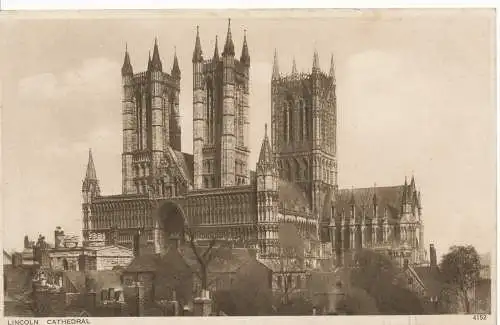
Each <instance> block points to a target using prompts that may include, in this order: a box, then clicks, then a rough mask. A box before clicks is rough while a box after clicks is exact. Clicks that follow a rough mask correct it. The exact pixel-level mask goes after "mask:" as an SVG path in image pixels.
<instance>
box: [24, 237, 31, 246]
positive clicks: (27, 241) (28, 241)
mask: <svg viewBox="0 0 500 325" xmlns="http://www.w3.org/2000/svg"><path fill="white" fill-rule="evenodd" d="M24 248H32V247H31V243H30V240H29V238H28V236H24Z"/></svg>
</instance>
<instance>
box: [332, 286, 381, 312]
mask: <svg viewBox="0 0 500 325" xmlns="http://www.w3.org/2000/svg"><path fill="white" fill-rule="evenodd" d="M335 309H336V311H337V314H340V315H376V314H378V309H377V303H376V301H375V299H373V297H371V296H370V295H369V294H368V293H367V292H366V291H365V290H363V289H361V288H356V287H352V288H350V289H348V290H347V292H345V293H344V295H343V296H342V297H341V298H340V299H339V300H338V301H337V304H336V308H335Z"/></svg>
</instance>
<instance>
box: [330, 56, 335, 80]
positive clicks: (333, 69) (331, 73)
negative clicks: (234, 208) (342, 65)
mask: <svg viewBox="0 0 500 325" xmlns="http://www.w3.org/2000/svg"><path fill="white" fill-rule="evenodd" d="M329 77H330V78H332V81H333V82H334V83H335V62H334V61H333V54H332V58H331V60H330V73H329Z"/></svg>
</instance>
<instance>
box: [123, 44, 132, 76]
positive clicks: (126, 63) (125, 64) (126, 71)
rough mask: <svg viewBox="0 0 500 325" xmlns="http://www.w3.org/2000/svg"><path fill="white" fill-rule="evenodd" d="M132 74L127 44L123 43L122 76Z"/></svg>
mask: <svg viewBox="0 0 500 325" xmlns="http://www.w3.org/2000/svg"><path fill="white" fill-rule="evenodd" d="M131 74H134V71H133V70H132V64H130V56H129V55H128V48H127V44H125V58H124V59H123V66H122V76H126V75H131Z"/></svg>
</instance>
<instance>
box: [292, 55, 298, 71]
mask: <svg viewBox="0 0 500 325" xmlns="http://www.w3.org/2000/svg"><path fill="white" fill-rule="evenodd" d="M292 74H293V75H296V74H297V63H295V57H294V58H293V62H292Z"/></svg>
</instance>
